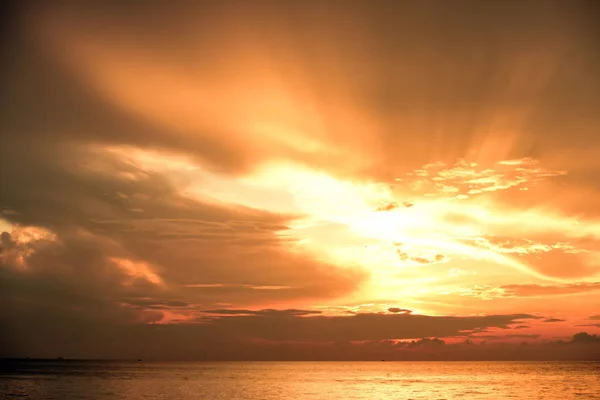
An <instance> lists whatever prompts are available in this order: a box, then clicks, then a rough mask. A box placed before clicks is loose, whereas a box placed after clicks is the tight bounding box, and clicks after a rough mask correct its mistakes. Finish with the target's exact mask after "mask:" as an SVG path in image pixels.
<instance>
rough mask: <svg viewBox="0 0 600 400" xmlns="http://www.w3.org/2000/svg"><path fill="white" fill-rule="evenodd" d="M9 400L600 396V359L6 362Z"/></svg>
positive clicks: (2, 388) (3, 382) (0, 385)
mask: <svg viewBox="0 0 600 400" xmlns="http://www.w3.org/2000/svg"><path fill="white" fill-rule="evenodd" d="M0 396H2V398H7V399H93V400H96V399H132V400H141V399H145V400H149V399H160V400H164V399H181V400H188V399H215V400H221V399H227V400H233V399H241V400H245V399H294V400H308V399H344V400H345V399H427V400H436V399H476V400H477V399H494V400H501V399H549V400H550V399H562V400H566V399H600V363H593V362H590V363H584V362H579V363H558V362H556V363H534V362H529V363H526V362H523V363H521V362H519V363H515V362H356V363H354V362H316V363H313V362H249V363H234V362H232V363H227V362H220V363H159V362H156V363H145V362H135V363H133V362H132V363H125V362H63V363H27V364H19V365H12V366H11V367H9V368H6V366H5V367H4V368H3V370H2V371H1V372H0Z"/></svg>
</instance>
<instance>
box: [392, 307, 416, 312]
mask: <svg viewBox="0 0 600 400" xmlns="http://www.w3.org/2000/svg"><path fill="white" fill-rule="evenodd" d="M388 311H389V312H391V313H394V314H398V313H402V314H410V313H412V310H408V309H406V308H398V307H392V308H388Z"/></svg>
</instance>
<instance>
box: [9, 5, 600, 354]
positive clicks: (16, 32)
mask: <svg viewBox="0 0 600 400" xmlns="http://www.w3.org/2000/svg"><path fill="white" fill-rule="evenodd" d="M475 3H477V2H474V3H473V4H475ZM439 7H440V8H439V10H438V11H435V12H430V11H431V10H426V12H422V11H425V9H423V10H421V9H420V6H416V7H413V6H410V5H406V4H403V3H402V2H397V3H390V4H388V5H386V6H384V7H374V8H371V6H369V5H368V4H367V3H366V2H365V3H364V4H362V3H355V4H354V3H353V4H350V5H345V6H343V7H340V6H339V5H336V4H327V5H325V4H309V3H304V2H297V3H294V4H291V5H287V4H286V5H282V4H275V3H273V4H270V5H269V6H268V7H252V6H248V5H243V4H237V5H236V6H234V7H232V5H231V4H227V3H222V4H221V3H220V4H211V5H209V4H192V3H191V2H187V3H186V2H175V3H174V4H171V5H169V6H168V7H167V6H162V5H156V6H153V7H145V6H143V5H141V4H136V3H132V2H130V3H128V4H117V3H115V2H102V4H100V3H99V4H97V5H95V6H94V7H89V6H88V5H84V4H77V3H76V2H53V3H52V4H50V3H48V4H41V3H40V4H37V3H36V4H28V5H22V4H19V5H16V6H15V7H14V11H15V14H13V15H12V17H14V18H10V19H11V22H10V24H4V26H3V29H5V32H4V33H5V35H3V46H2V51H3V56H5V57H4V58H5V59H6V60H10V62H8V63H6V65H5V66H4V67H5V68H3V71H4V72H3V74H4V76H5V77H6V78H7V79H6V85H5V87H4V88H3V89H4V90H3V91H2V96H3V97H2V99H3V100H6V101H3V104H4V107H2V111H1V113H2V120H3V124H2V128H1V129H0V142H1V143H2V145H1V146H0V212H1V213H0V231H1V232H0V233H1V237H0V274H1V276H2V281H0V285H1V286H2V290H1V291H0V292H1V294H0V299H2V305H1V306H0V310H1V313H0V318H2V326H8V327H9V336H7V337H9V338H11V339H10V343H9V342H6V343H9V344H11V345H12V344H15V343H16V344H19V343H21V342H22V343H21V344H22V345H19V346H20V347H19V348H21V349H28V347H27V345H26V344H27V343H29V344H32V347H31V351H32V352H35V351H40V352H42V353H44V354H50V353H51V349H49V348H48V345H47V344H46V343H45V342H44V341H47V342H48V343H56V349H70V350H71V351H72V352H73V353H74V354H86V351H87V350H89V349H95V348H98V349H109V348H110V349H111V350H110V351H112V352H113V353H111V354H119V351H124V352H127V351H132V352H134V351H138V350H139V351H141V350H142V347H143V346H148V347H146V348H145V350H148V349H150V350H151V349H152V345H151V344H149V343H167V342H168V343H171V342H172V341H173V340H172V339H173V338H174V337H175V338H177V337H179V336H178V335H179V334H182V335H183V336H186V335H189V336H186V337H189V338H192V337H194V338H196V336H195V334H196V333H197V334H198V335H199V336H198V341H200V342H202V340H203V339H206V342H203V343H202V346H205V347H203V348H202V350H203V351H207V350H206V349H207V348H210V344H211V343H216V342H219V340H220V336H219V335H216V334H215V332H219V333H226V335H225V336H226V337H229V336H234V334H233V333H232V332H244V329H245V327H247V328H248V329H249V331H248V332H250V333H253V334H254V337H255V338H259V339H260V340H271V339H272V338H271V339H269V337H270V336H269V335H273V334H274V333H271V332H268V331H266V328H264V327H261V325H260V324H262V323H265V321H266V322H268V323H271V322H273V324H274V327H275V328H276V329H281V330H282V335H284V334H285V335H287V336H288V337H289V338H290V339H293V338H295V339H298V340H300V339H302V338H308V339H307V340H313V339H315V338H314V337H313V336H311V335H316V334H311V333H310V332H309V330H310V329H317V328H319V327H321V326H322V327H323V329H325V328H326V329H331V333H330V336H331V340H345V338H350V337H358V338H364V337H369V335H368V334H367V333H366V332H364V331H363V329H366V328H361V327H359V326H358V322H360V323H364V324H365V326H369V325H370V324H372V325H373V327H374V328H373V335H372V337H373V338H388V337H391V336H390V335H392V333H393V334H398V335H400V336H402V337H404V336H407V335H416V336H413V337H410V339H417V338H418V337H419V335H429V334H432V335H436V334H446V333H448V334H450V333H452V332H455V331H457V330H458V331H460V329H459V328H461V329H462V328H463V327H467V328H468V327H474V328H473V329H478V327H485V326H488V324H492V325H493V324H496V323H498V324H501V323H500V322H499V319H502V318H500V317H495V316H490V317H483V316H482V317H481V318H482V319H480V320H479V319H469V318H471V317H465V318H466V319H461V318H459V317H456V318H458V319H452V318H454V317H447V318H449V319H443V318H445V317H439V318H442V319H439V318H434V317H425V316H422V315H421V316H420V315H415V314H420V312H419V307H430V308H431V310H428V311H432V312H435V313H438V314H439V313H440V312H441V311H446V312H447V310H453V309H454V307H458V306H460V307H463V306H464V309H468V310H469V312H474V313H479V312H483V311H484V310H480V309H475V308H476V307H473V305H474V304H479V303H477V302H478V301H479V300H481V299H483V300H486V307H489V308H486V309H487V310H490V309H493V310H500V309H501V308H502V305H503V304H505V303H503V302H504V301H513V300H514V299H512V300H511V298H517V297H518V298H526V297H544V296H555V295H566V294H574V293H584V292H585V293H590V294H593V293H596V291H597V290H598V287H597V282H595V281H596V280H597V279H596V277H597V275H598V265H600V263H599V262H598V261H599V260H600V245H599V243H600V242H598V240H599V238H600V233H599V232H600V230H599V228H598V224H597V222H596V220H597V217H598V215H597V210H596V208H597V207H594V204H596V203H597V201H594V199H599V198H600V196H598V195H599V194H600V193H599V192H598V191H597V190H596V189H594V188H596V187H597V176H598V174H597V169H598V163H597V135H596V132H597V131H598V129H597V128H598V126H597V123H595V122H594V121H595V118H596V117H595V116H596V114H595V113H596V110H597V101H596V100H597V99H596V97H595V96H594V95H592V93H595V92H594V89H595V87H596V86H597V83H598V78H597V73H596V70H597V68H596V67H595V63H593V62H589V61H590V60H591V58H590V57H591V56H590V54H594V53H593V51H591V50H590V49H592V50H593V49H595V47H594V43H588V41H587V40H586V38H585V37H582V34H581V33H582V32H584V31H585V30H586V29H587V28H586V26H587V25H586V23H587V22H586V21H587V20H586V19H585V18H584V19H583V20H582V21H575V20H574V21H571V20H565V19H563V18H567V17H565V15H568V16H569V18H576V16H579V13H580V12H581V11H582V10H578V9H577V7H578V6H573V7H575V8H574V9H573V10H572V12H566V13H565V12H563V10H562V8H556V7H554V6H553V5H552V4H545V5H543V6H541V8H540V6H539V5H531V4H520V5H518V6H515V7H516V8H515V10H509V9H505V8H503V7H504V6H500V5H498V4H496V5H481V4H476V5H475V7H476V8H477V12H476V13H474V14H473V15H471V13H466V14H465V13H464V10H461V9H458V8H456V7H453V6H451V5H446V4H440V5H439ZM124 11H125V12H124ZM475 14H476V15H477V16H476V18H474V17H473V16H474V15H475ZM316 15H319V17H317V16H316ZM331 15H335V16H336V18H333V19H331V18H329V17H328V16H331ZM515 15H519V16H520V17H517V18H515ZM321 16H324V17H321ZM586 18H587V17H586ZM482 21H486V22H485V23H483V22H482ZM571 22H578V23H577V24H576V25H577V26H583V27H582V29H576V30H573V29H569V28H568V27H569V26H571ZM579 22H581V23H579ZM507 24H510V26H511V29H510V30H508V31H507V30H506V29H505V28H506V26H507ZM484 25H485V26H484ZM590 25H591V24H590ZM107 26H110V27H111V29H109V30H107V29H106V27H107ZM307 26H310V27H311V36H314V37H311V38H308V37H306V35H305V34H304V32H305V30H306V29H305V28H306V27H307ZM349 26H350V27H352V29H348V27H349ZM430 26H436V27H438V28H439V30H440V31H442V32H445V34H444V35H442V36H440V35H438V34H434V33H433V32H432V31H431V30H429V29H427V28H426V27H430ZM456 27H461V28H460V29H456ZM315 38H316V39H317V40H315ZM398 38H412V39H411V40H401V41H400V42H399V41H398ZM215 43H219V46H215V45H214V44H215ZM315 43H318V45H315ZM4 44H6V46H4ZM273 49H275V50H276V51H272V50H273ZM391 49H392V50H391ZM592 58H593V57H592ZM465 60H467V61H465ZM208 61H210V62H208ZM565 63H567V64H568V65H569V66H570V68H562V67H561V66H562V65H567V64H565ZM357 77H359V78H357ZM481 88H485V90H484V91H483V92H482V89H481ZM399 110H401V112H399ZM556 110H560V111H561V112H560V118H557V117H556V115H558V113H556V112H555V111H556ZM565 132H569V134H568V135H565ZM407 171H408V172H407ZM566 171H568V173H566ZM394 179H396V180H394ZM7 227H13V228H10V229H9V228H7ZM441 264H444V265H441ZM446 264H447V265H446ZM440 271H442V272H440ZM448 271H451V272H450V274H451V275H452V276H450V277H448ZM464 271H473V274H466V273H463V272H464ZM475 272H476V273H475ZM523 276H525V277H526V278H527V279H526V280H524V279H523ZM450 278H451V279H450ZM524 281H525V282H527V281H530V282H532V283H531V284H514V282H524ZM550 282H554V283H550ZM463 288H466V289H463ZM441 292H447V293H458V294H460V295H462V297H461V298H459V299H458V301H457V302H456V303H453V304H447V303H445V300H446V299H447V298H449V297H446V298H443V297H441V295H436V293H441ZM427 293H429V294H427ZM395 296H398V298H401V299H402V302H401V303H399V304H403V305H404V306H406V307H409V308H407V309H404V308H402V309H401V308H398V307H391V308H390V305H392V304H396V302H395V300H394V301H390V302H388V303H386V305H384V306H381V310H382V311H384V310H385V309H388V308H389V309H388V313H389V314H388V313H385V315H387V316H389V318H391V319H389V318H388V317H386V316H383V317H380V316H371V315H370V314H367V315H366V316H365V315H363V314H360V313H358V314H356V315H355V316H354V317H351V318H354V319H346V320H341V319H340V320H338V319H335V318H333V317H331V316H328V315H324V314H318V313H313V312H312V311H310V310H312V308H311V307H328V306H331V304H329V303H330V302H335V304H336V305H340V307H348V309H352V310H355V309H354V308H351V307H350V306H345V305H344V304H348V303H351V304H355V303H356V302H361V301H363V300H365V299H370V298H375V299H376V300H380V298H392V297H395ZM421 296H430V297H431V298H430V299H428V300H432V301H430V302H428V303H424V302H423V303H419V302H420V301H421ZM496 301H497V302H498V303H496ZM521 304H522V305H523V310H525V311H527V312H529V311H531V312H533V311H535V310H532V308H533V306H532V305H531V304H533V303H531V302H528V301H523V303H521ZM496 306H497V307H496ZM279 307H281V308H283V309H288V310H287V311H285V310H278V311H275V310H272V311H268V310H262V308H265V309H266V308H268V309H269V310H270V309H271V308H279ZM331 307H333V306H331ZM319 309H322V308H319ZM207 310H208V311H207ZM236 310H237V311H236ZM252 310H254V311H252ZM256 310H258V311H256ZM261 310H262V311H261ZM290 310H296V311H290ZM411 310H413V311H412V313H411ZM511 310H521V308H519V307H515V308H511ZM214 311H223V312H222V313H214ZM241 311H247V312H241ZM384 312H385V311H384ZM497 312H500V311H497ZM511 312H512V311H511ZM294 313H300V314H301V315H298V314H294ZM303 313H307V314H303ZM511 315H512V314H511ZM523 315H525V314H523ZM96 316H97V317H96ZM234 317H235V318H239V319H235V320H233V319H229V318H234ZM382 318H383V319H382ZM385 318H388V319H385ZM402 318H404V319H402ZM472 318H475V317H472ZM477 318H479V317H477ZM486 318H487V319H486ZM507 318H508V317H507ZM284 320H285V322H282V321H284ZM194 321H198V322H199V323H198V324H196V325H194V324H192V323H191V322H194ZM365 321H366V322H365ZM494 321H496V322H494ZM183 322H185V324H183ZM409 323H410V324H413V325H410V324H409ZM149 324H151V325H152V326H151V327H150V326H149ZM169 324H171V325H186V326H185V327H183V326H169ZM237 324H240V325H239V326H237ZM244 324H246V325H244ZM278 324H281V326H279V325H278ZM286 324H287V325H286ZM313 324H314V326H313ZM404 324H407V325H406V326H404ZM158 325H161V326H158ZM192 325H193V326H192ZM38 326H43V327H44V329H45V330H46V331H47V334H45V335H44V337H43V338H41V337H36V334H38V332H37V331H38V329H36V328H37V327H38ZM65 326H73V329H71V330H68V331H67V330H65V329H66V328H65ZM233 327H235V330H230V329H233ZM342 327H347V328H348V329H350V331H349V332H348V333H347V334H346V335H347V336H344V335H345V334H344V333H343V332H342V331H343V329H342ZM63 328H64V329H63ZM344 329H345V328H344ZM96 331H97V332H98V334H97V335H96V334H94V333H95V332H96ZM173 332H175V333H173ZM182 332H184V333H182ZM191 332H193V333H194V334H192V333H191ZM63 333H65V334H64V335H63ZM136 335H139V338H140V340H139V342H140V344H139V346H140V347H139V348H138V350H135V346H136V345H137V341H136V340H134V339H133V338H135V337H136ZM228 335H229V336H228ZM323 335H326V334H325V333H323ZM40 336H41V335H40ZM120 337H124V338H128V339H126V340H125V339H124V340H123V343H119V344H115V345H114V346H115V347H111V346H112V345H109V344H107V343H106V342H108V341H110V340H112V339H114V338H120ZM282 337H283V336H282ZM311 337H312V339H311ZM321 339H324V337H323V338H321ZM302 340H304V339H302ZM315 340H316V339H315ZM328 340H329V339H328ZM375 340H379V339H375ZM174 341H175V342H176V340H174ZM236 343H237V342H236ZM185 344H186V345H188V346H191V347H194V346H195V344H194V341H193V340H192V339H189V341H188V342H185ZM177 345H178V344H177ZM128 346H133V347H132V349H129V348H128ZM173 346H175V344H174V345H173ZM181 346H183V343H182V344H181ZM217 347H219V346H217ZM224 348H226V347H225V346H221V347H219V349H220V351H224V350H223V349H224ZM86 349H87V350H86ZM196 349H197V348H196ZM118 350H119V351H118ZM235 350H239V348H236V349H235ZM107 351H108V350H107ZM148 351H149V350H148ZM164 351H165V352H166V353H168V352H169V351H170V350H169V349H165V350H164ZM198 351H199V350H198ZM231 351H234V350H231ZM280 351H281V350H280ZM177 352H184V350H183V347H181V348H178V349H177V350H173V352H172V353H169V354H175V353H177ZM107 354H108V353H107ZM179 354H181V353H179ZM197 354H199V353H197Z"/></svg>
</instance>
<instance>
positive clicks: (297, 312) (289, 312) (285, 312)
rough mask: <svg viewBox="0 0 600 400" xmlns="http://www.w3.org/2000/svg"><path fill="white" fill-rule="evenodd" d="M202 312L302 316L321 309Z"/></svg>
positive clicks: (209, 311)
mask: <svg viewBox="0 0 600 400" xmlns="http://www.w3.org/2000/svg"><path fill="white" fill-rule="evenodd" d="M202 312H203V313H207V314H220V315H258V316H302V315H318V314H321V311H315V310H294V309H289V310H273V309H266V310H255V311H252V310H229V309H223V310H202Z"/></svg>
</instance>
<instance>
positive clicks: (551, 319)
mask: <svg viewBox="0 0 600 400" xmlns="http://www.w3.org/2000/svg"><path fill="white" fill-rule="evenodd" d="M565 321H566V320H564V319H560V318H546V319H544V320H542V322H565Z"/></svg>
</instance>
